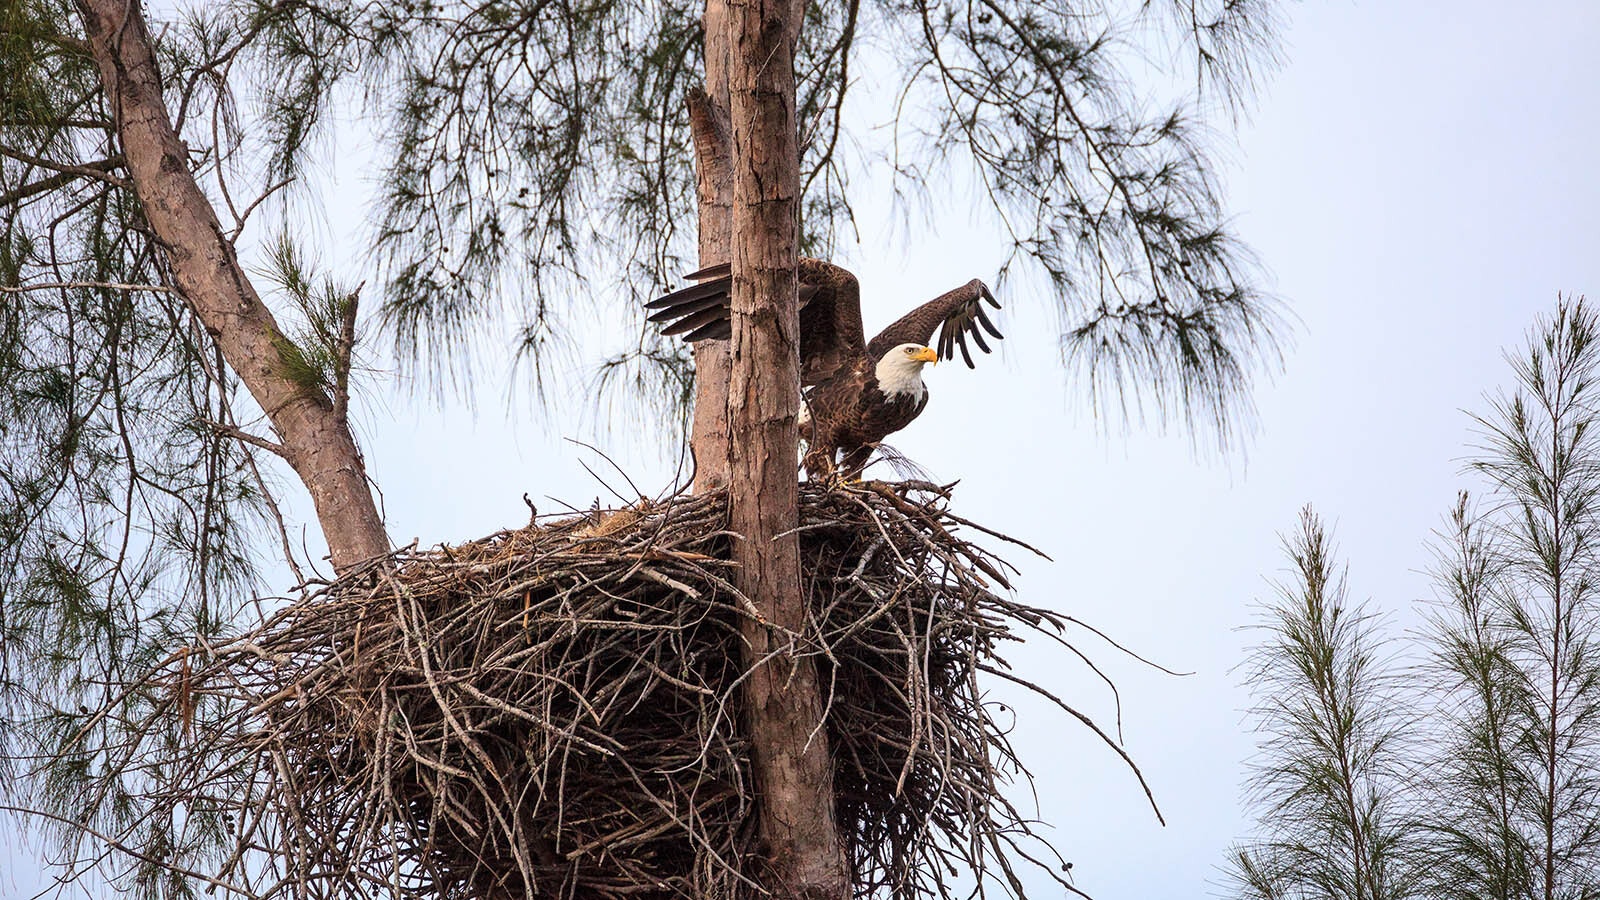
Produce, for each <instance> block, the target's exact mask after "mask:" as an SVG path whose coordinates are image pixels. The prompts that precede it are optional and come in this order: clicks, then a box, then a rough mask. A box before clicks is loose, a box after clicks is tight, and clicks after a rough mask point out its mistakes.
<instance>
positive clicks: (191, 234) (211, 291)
mask: <svg viewBox="0 0 1600 900" xmlns="http://www.w3.org/2000/svg"><path fill="white" fill-rule="evenodd" d="M78 9H79V11H80V13H81V14H82V16H83V24H84V30H85V32H86V33H87V34H88V37H89V44H90V46H91V48H92V50H93V52H94V57H95V62H96V64H97V65H98V67H99V69H100V79H101V83H102V85H103V86H104V88H105V94H106V99H107V103H108V104H109V105H110V106H111V109H112V111H113V114H114V115H115V117H116V129H117V135H118V137H119V138H120V139H121V141H122V150H123V153H124V154H125V155H126V156H127V160H128V172H129V174H130V175H131V176H132V179H133V186H134V191H135V193H137V194H138V197H139V202H140V203H141V204H142V205H143V206H144V213H145V218H146V219H147V220H148V221H149V223H150V228H151V230H152V231H154V232H155V236H156V238H157V239H158V240H159V241H160V243H161V244H162V246H163V247H164V248H165V249H166V257H167V261H168V263H169V264H170V265H171V266H172V272H173V276H174V278H175V280H176V283H177V287H178V289H179V290H180V291H181V292H182V294H183V297H184V299H185V300H187V301H188V302H189V305H190V307H191V308H193V310H194V312H195V315H196V316H198V317H199V319H200V321H201V323H202V324H203V325H204V326H205V329H206V331H207V332H209V333H210V334H211V337H212V339H213V340H215V341H216V342H217V346H218V347H220V348H221V350H222V355H223V358H224V359H226V360H227V362H228V365H229V366H230V367H232V368H233V370H234V371H235V372H236V373H238V375H239V378H240V380H241V381H243V382H244V385H245V387H246V388H247V389H248V390H249V391H250V394H251V395H252V396H253V397H255V400H256V402H257V403H259V404H260V405H261V409H262V410H263V411H265V412H266V414H267V418H268V419H269V420H270V421H271V422H272V427H273V428H274V429H275V430H276V431H277V434H278V440H279V442H280V444H281V446H282V451H281V455H282V456H283V457H284V459H285V460H286V461H287V462H288V463H289V465H290V466H291V467H293V468H294V470H295V473H296V474H297V475H299V476H300V480H301V481H302V482H303V483H304V484H305V486H306V489H307V490H309V491H310V492H311V500H312V502H313V503H314V504H315V506H316V511H317V519H318V521H319V522H320V524H321V526H322V533H323V537H324V538H325V539H326V540H327V542H328V550H329V552H330V553H331V554H332V557H333V567H334V570H335V571H345V570H348V569H349V568H350V567H352V566H354V565H355V564H357V563H360V562H362V561H364V560H367V559H370V558H372V557H374V556H378V555H381V554H384V553H387V552H389V538H388V535H387V534H385V533H384V529H383V520H382V518H381V517H380V516H379V515H378V507H377V504H376V503H375V502H374V501H373V496H372V491H371V489H370V488H369V487H368V485H367V474H366V466H365V465H364V463H363V462H362V460H361V454H360V451H358V450H357V449H356V442H355V439H354V437H353V436H352V435H351V434H350V428H349V424H348V423H347V422H346V421H345V419H344V417H343V416H342V415H340V414H339V413H338V412H337V411H336V410H335V408H334V404H333V403H332V401H331V400H330V399H329V398H328V397H326V396H325V395H324V394H323V392H321V391H318V390H308V389H307V388H306V387H305V386H304V385H302V384H299V383H297V382H296V381H295V380H294V379H293V378H291V377H290V376H289V374H288V366H287V365H286V364H285V361H284V359H283V356H282V354H281V353H280V351H279V347H280V346H281V342H282V340H283V337H282V332H281V331H279V329H278V323H277V322H276V321H274V319H273V317H272V313H271V311H270V310H268V309H267V307H266V306H265V305H264V304H263V303H262V302H261V298H260V297H259V296H258V295H257V294H256V291H255V288H254V287H252V286H251V284H250V279H249V278H247V277H246V276H245V273H244V270H243V269H242V268H241V267H240V265H239V259H238V256H237V255H236V254H235V252H234V248H233V244H232V243H231V242H230V241H229V240H228V238H227V236H226V235H225V234H224V233H223V230H222V224H221V222H220V221H219V220H218V219H217V214H216V210H215V209H213V208H212V206H211V202H210V201H209V200H208V199H207V198H206V196H205V194H204V193H203V192H202V191H201V190H200V186H199V185H198V184H196V183H195V179H194V175H193V173H192V172H191V170H190V169H189V155H188V150H187V148H186V147H185V146H184V144H183V142H182V141H181V140H179V139H178V135H177V132H176V131H174V130H173V127H172V119H171V118H170V117H169V116H168V115H167V108H166V104H165V103H164V102H163V100H162V96H161V76H160V72H159V71H158V69H157V66H156V60H155V52H154V48H153V46H152V43H151V40H150V32H149V29H148V28H147V27H146V25H145V21H144V11H143V9H142V7H141V5H140V3H139V2H138V0H78Z"/></svg>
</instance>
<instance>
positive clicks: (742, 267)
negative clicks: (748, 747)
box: [728, 0, 850, 900]
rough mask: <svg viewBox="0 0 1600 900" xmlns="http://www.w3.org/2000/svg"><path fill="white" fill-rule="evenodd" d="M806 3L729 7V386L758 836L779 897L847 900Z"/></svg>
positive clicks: (733, 3) (771, 0) (764, 0)
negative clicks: (803, 353)
mask: <svg viewBox="0 0 1600 900" xmlns="http://www.w3.org/2000/svg"><path fill="white" fill-rule="evenodd" d="M803 8H804V7H803V3H801V2H798V0H728V19H729V23H728V24H729V35H730V47H731V60H732V62H731V65H730V72H729V87H730V92H729V100H730V102H729V107H730V113H731V115H730V119H731V122H732V126H733V127H732V132H733V175H734V180H733V219H732V221H733V317H732V318H733V338H732V341H731V342H730V343H731V348H730V349H731V356H732V370H731V372H730V375H729V383H728V427H729V434H730V435H731V441H730V465H729V507H730V520H731V522H730V524H731V526H732V528H733V530H734V531H735V532H736V533H738V534H740V535H742V536H743V539H742V540H738V541H736V542H735V544H734V554H733V556H734V561H735V562H736V563H737V565H738V567H737V568H736V569H735V570H734V571H735V584H736V585H737V586H738V588H739V590H740V591H742V592H743V593H744V594H745V596H747V597H749V598H750V599H751V601H752V602H754V604H755V606H756V608H757V609H758V610H759V611H760V612H761V615H762V616H763V617H764V618H765V619H766V622H756V621H751V620H746V621H745V624H744V626H743V632H744V638H745V647H744V652H745V658H746V662H747V665H750V666H752V667H753V670H752V672H751V675H750V677H749V680H748V681H746V682H745V709H746V717H747V723H748V727H749V729H750V739H751V744H752V754H751V755H752V766H753V769H754V776H755V784H756V789H757V793H758V797H759V803H758V813H757V815H758V816H759V817H760V823H759V824H760V834H761V837H762V843H763V845H764V849H765V851H766V854H767V857H768V864H769V865H770V869H769V870H768V872H767V876H766V878H765V879H764V880H765V881H766V884H765V887H766V888H767V889H768V890H770V891H771V892H772V893H773V895H774V896H776V897H779V898H793V900H848V898H849V896H850V877H849V867H848V864H847V862H846V860H845V858H844V850H843V846H842V844H841V843H840V841H839V835H838V829H837V826H836V823H835V821H834V803H833V797H834V793H833V768H832V760H831V756H830V754H829V749H828V739H827V732H826V730H825V729H824V728H823V727H822V720H823V709H824V706H823V702H822V690H821V686H820V684H819V683H818V677H817V668H816V665H815V662H814V660H813V658H812V657H810V656H805V655H798V654H796V653H795V650H796V647H795V641H794V637H793V636H795V635H799V634H802V633H804V631H805V627H806V618H807V617H806V607H805V596H804V594H803V593H802V591H801V587H800V543H799V538H798V537H797V535H796V533H795V528H796V526H797V525H798V504H799V481H798V476H797V469H798V463H799V459H798V453H797V448H798V444H799V432H798V430H797V427H796V422H795V417H796V413H797V412H798V409H799V398H800V359H799V328H800V323H799V313H798V310H797V308H796V297H795V288H796V280H795V279H796V263H797V261H798V259H797V243H798V236H799V227H798V221H797V215H798V210H799V193H800V166H799V150H798V146H797V144H798V136H797V133H796V127H795V79H794V51H795V43H796V40H797V38H798V37H799V32H800V21H801V19H800V16H801V11H802V10H803Z"/></svg>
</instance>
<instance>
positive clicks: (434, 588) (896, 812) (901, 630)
mask: <svg viewBox="0 0 1600 900" xmlns="http://www.w3.org/2000/svg"><path fill="white" fill-rule="evenodd" d="M946 499H947V497H946V495H945V493H943V492H941V491H940V490H939V489H938V488H936V487H934V486H933V485H928V484H922V483H911V482H907V483H901V484H876V485H872V486H868V487H862V488H849V489H833V490H823V489H820V488H817V487H815V486H812V485H805V486H803V490H802V503H801V508H802V517H801V521H802V525H801V532H800V537H801V542H802V547H803V554H804V567H805V571H806V572H807V573H808V581H807V584H806V590H807V592H808V604H809V609H810V611H811V618H810V621H809V623H808V625H807V627H806V629H805V631H804V633H801V634H789V635H785V636H783V638H784V639H785V640H788V641H793V642H794V644H795V645H796V646H797V647H798V648H800V650H801V652H803V653H807V654H811V655H812V656H813V657H814V658H815V660H816V662H817V664H818V667H819V669H820V671H821V672H822V675H823V683H824V684H825V685H828V686H829V696H828V713H827V728H828V738H829V742H830V746H831V747H832V748H834V754H835V757H834V758H835V760H836V769H835V779H836V785H837V791H838V797H837V802H838V807H837V810H836V812H837V815H838V820H839V823H840V827H841V831H842V833H843V835H844V836H845V839H846V841H847V843H848V847H847V850H848V852H849V855H850V858H851V860H852V863H853V866H854V877H855V881H856V885H857V891H858V895H859V896H867V895H875V896H895V897H926V896H952V895H954V894H956V893H961V894H965V893H966V892H967V891H968V890H970V885H971V883H972V882H971V881H969V880H967V879H969V878H973V877H975V878H976V880H977V883H978V884H980V885H986V886H993V885H996V884H998V885H1001V886H1003V887H1004V888H1005V889H1007V890H1008V891H1009V892H1010V893H1020V892H1021V883H1020V881H1019V880H1018V876H1017V873H1016V872H1014V871H1013V868H1012V867H1013V863H1014V862H1015V861H1018V860H1024V859H1026V860H1030V861H1037V860H1039V859H1041V858H1053V856H1054V854H1053V851H1051V850H1050V848H1049V846H1048V845H1047V844H1045V843H1044V842H1042V841H1039V840H1037V838H1036V837H1035V836H1034V835H1033V834H1032V833H1031V830H1030V829H1031V823H1030V821H1029V820H1028V818H1027V817H1025V816H1023V815H1022V814H1020V813H1019V812H1018V811H1017V810H1016V809H1014V808H1013V807H1012V806H1011V805H1010V803H1009V802H1008V801H1007V800H1006V797H1005V788H1006V785H1007V783H1008V780H1009V778H1010V777H1011V776H1013V775H1017V774H1019V773H1023V769H1022V767H1021V765H1020V763H1019V762H1018V760H1017V759H1016V757H1015V755H1014V754H1013V752H1012V748H1011V746H1010V744H1009V742H1008V740H1007V738H1006V733H1005V729H1004V728H1002V727H1001V725H999V724H998V723H996V722H995V721H994V719H993V718H991V715H990V710H991V707H992V706H993V704H989V703H986V702H985V701H984V699H983V696H984V695H983V692H982V690H981V689H980V687H979V673H980V672H982V671H993V670H999V669H1002V668H1004V665H1005V664H1004V661H1003V660H1002V659H1001V658H1000V655H999V647H1000V645H1001V644H1002V643H1003V642H1005V641H1010V640H1017V639H1019V637H1020V634H1019V632H1025V631H1028V630H1030V629H1042V630H1044V631H1046V632H1047V633H1051V634H1055V635H1059V632H1060V629H1061V627H1062V626H1063V624H1064V623H1065V620H1064V619H1062V618H1060V617H1057V616H1055V615H1054V614H1052V613H1049V612H1047V611H1043V610H1039V609H1034V608H1029V607H1025V606H1021V605H1019V604H1016V603H1014V602H1012V601H1011V600H1009V599H1006V598H1005V597H1002V596H1000V595H999V594H997V593H995V591H994V590H992V589H991V588H992V586H993V585H995V584H996V582H997V581H999V580H1000V579H1001V577H1002V572H1003V570H1004V569H1006V568H1007V567H1006V564H1005V563H1004V562H1002V561H1001V560H999V559H997V558H994V557H992V556H990V555H989V554H988V553H987V552H985V551H984V550H982V549H980V548H978V547H977V546H975V545H973V544H970V543H968V542H966V541H965V540H963V539H962V538H960V537H958V536H957V535H958V534H959V533H960V532H961V531H962V530H963V529H964V528H970V527H975V526H971V523H967V522H965V521H964V520H962V519H960V518H959V517H956V516H954V515H952V514H951V513H949V512H948V510H947V509H946V506H945V502H946ZM726 521H727V509H726V499H725V496H724V495H723V494H721V493H711V494H702V495H698V496H693V497H683V498H675V499H672V500H670V501H667V502H662V503H641V504H639V505H637V506H634V507H630V508H627V509H621V510H612V511H605V512H594V513H590V514H587V515H582V516H577V517H572V518H567V519H564V520H562V521H558V522H554V523H549V524H534V525H530V526H529V527H527V528H524V529H521V530H517V531H507V532H502V533H500V534H497V535H494V536H493V537H490V538H487V539H484V540H482V541H477V542H473V543H470V544H466V545H462V546H458V547H441V548H439V549H437V550H432V551H425V552H416V551H402V552H400V553H398V554H396V555H394V556H393V557H392V559H391V561H389V562H387V563H384V562H381V561H380V562H379V563H374V564H372V565H370V566H368V567H366V568H364V569H362V570H360V571H357V572H353V573H350V574H349V575H347V576H346V577H344V578H342V579H341V580H340V581H338V582H336V583H334V584H332V585H329V586H326V587H325V588H323V589H321V590H320V591H318V592H316V593H315V594H314V595H312V596H310V597H309V598H307V599H306V600H304V601H303V602H300V603H297V604H294V605H292V606H290V607H288V608H286V609H284V610H283V611H281V612H280V613H278V614H277V615H276V616H274V617H273V618H272V619H271V620H270V621H268V622H267V623H266V624H265V625H263V626H262V627H261V628H260V629H258V630H256V631H255V632H253V633H250V634H248V635H245V636H242V637H241V638H239V639H238V640H236V641H234V642H232V643H231V644H228V645H226V646H222V647H218V648H215V651H214V654H213V655H212V657H211V661H210V662H209V664H208V665H206V666H205V667H203V668H202V669H199V670H197V671H195V672H194V673H193V674H192V675H191V676H190V681H189V684H192V685H195V686H196V687H194V688H192V689H193V690H198V691H200V692H202V694H203V695H204V696H203V699H204V705H203V706H202V712H201V714H200V715H199V716H198V717H197V719H196V729H197V733H196V738H195V739H196V740H197V741H200V742H201V743H202V744H204V745H205V752H206V753H207V754H208V755H209V756H210V758H212V759H214V760H216V761H217V762H218V764H219V768H215V769H213V770H212V771H211V773H210V774H207V775H206V776H204V780H203V781H202V782H201V783H200V784H199V785H198V786H197V790H195V791H192V792H191V796H193V798H194V802H197V803H202V804H206V805H210V806H211V807H220V808H223V809H225V810H227V811H228V812H229V814H230V816H231V820H232V822H233V823H234V826H233V827H234V835H233V837H234V839H235V840H236V841H237V845H238V847H239V848H240V849H241V850H245V849H250V850H255V851H264V852H265V862H263V859H262V856H261V854H260V853H259V852H257V853H236V854H234V855H233V856H232V858H231V859H230V860H228V861H227V863H226V864H225V865H224V866H223V869H222V871H221V872H220V873H219V877H221V878H223V879H225V880H227V881H230V882H234V883H248V884H251V885H253V886H254V887H252V891H253V892H255V893H258V894H259V895H262V896H293V897H321V896H331V895H336V894H337V895H341V896H345V895H349V896H376V895H382V896H389V895H396V896H413V895H416V896H428V897H439V898H456V897H460V898H475V900H477V898H502V897H504V898H514V897H527V898H566V897H597V898H622V897H652V898H654V897H660V898H666V897H693V898H707V897H717V898H722V897H742V896H756V895H758V894H759V891H758V890H757V889H756V887H755V884H754V882H755V877H754V876H755V873H757V872H758V871H759V870H758V869H757V868H756V867H757V865H758V864H759V862H760V861H759V860H757V859H755V858H753V856H754V852H755V835H754V834H753V831H752V829H751V827H750V823H751V821H752V817H751V810H752V808H753V804H754V803H755V802H756V798H755V797H754V796H753V795H752V792H751V782H750V776H749V770H748V752H747V751H748V748H747V745H746V739H745V735H744V734H743V731H742V726H741V717H740V715H739V714H738V708H737V703H738V698H739V697H740V692H739V690H738V688H739V685H740V682H741V681H742V679H743V678H744V677H746V674H747V673H746V672H745V671H744V670H743V668H742V666H741V665H740V663H739V659H740V653H739V651H738V646H737V644H736V643H735V642H736V641H737V640H738V635H739V624H740V620H741V617H745V616H749V615H751V614H752V613H751V607H750V605H749V603H748V602H747V601H745V599H744V598H742V597H741V596H739V595H738V594H737V593H736V592H735V591H734V589H733V587H732V585H731V584H730V579H729V577H728V575H729V567H730V564H729V563H728V562H727V561H726V560H727V557H728V542H729V533H728V532H727V531H726ZM775 643H776V642H775ZM1107 740H1108V741H1109V740H1110V739H1109V738H1107ZM1119 752H1120V749H1119ZM1059 863H1060V861H1059V859H1056V860H1055V862H1054V863H1053V864H1051V865H1048V866H1042V868H1043V869H1044V871H1045V872H1047V873H1049V874H1050V876H1051V877H1054V878H1056V879H1057V880H1058V881H1061V883H1062V885H1063V886H1065V887H1068V889H1069V890H1070V886H1069V885H1066V883H1065V881H1062V874H1061V872H1060V871H1058V867H1059ZM955 873H964V874H963V875H962V876H961V878H962V881H963V884H964V886H962V887H961V888H959V889H958V888H957V887H956V886H955V885H953V884H951V883H950V882H949V881H947V879H950V878H952V876H953V875H955Z"/></svg>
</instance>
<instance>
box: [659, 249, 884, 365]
mask: <svg viewBox="0 0 1600 900" xmlns="http://www.w3.org/2000/svg"><path fill="white" fill-rule="evenodd" d="M799 275H800V295H799V300H800V383H801V384H804V385H812V384H817V383H820V382H822V381H826V380H827V379H828V378H830V377H832V376H833V375H834V373H836V372H838V371H839V370H840V368H841V367H846V366H849V365H851V364H852V363H853V362H854V361H855V360H856V359H858V358H860V357H861V356H862V355H863V354H864V353H865V351H866V338H865V336H864V333H863V332H862V330H861V285H860V283H858V282H857V281H856V277H855V276H854V275H852V274H850V272H849V271H848V270H846V269H842V268H840V267H838V266H836V265H833V264H832V263H826V262H823V261H822V260H820V259H802V260H800V272H799ZM689 277H690V278H698V279H703V280H702V281H700V283H699V284H694V285H690V286H689V287H686V288H683V289H681V290H677V291H673V292H672V293H670V294H667V295H666V296H664V297H661V298H660V299H658V300H653V301H651V302H650V303H648V304H646V308H647V309H651V310H655V312H653V313H651V315H650V321H652V322H663V323H666V325H665V327H663V328H662V329H661V331H662V333H663V334H681V335H683V339H684V340H686V341H690V342H693V341H704V340H727V339H728V338H729V337H731V336H732V333H733V332H732V325H731V324H730V322H729V318H728V317H729V304H730V302H731V301H732V298H731V296H730V295H731V292H732V290H733V274H732V271H731V267H730V266H729V265H728V264H727V263H722V264H719V265H714V266H707V267H706V268H704V269H701V270H700V271H698V272H695V273H692V274H691V275H690V276H689Z"/></svg>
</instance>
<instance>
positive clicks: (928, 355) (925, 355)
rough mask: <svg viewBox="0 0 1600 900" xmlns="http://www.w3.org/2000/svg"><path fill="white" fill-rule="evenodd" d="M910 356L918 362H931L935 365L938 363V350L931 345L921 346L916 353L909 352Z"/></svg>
mask: <svg viewBox="0 0 1600 900" xmlns="http://www.w3.org/2000/svg"><path fill="white" fill-rule="evenodd" d="M911 358H912V359H914V360H916V361H918V362H925V363H933V364H934V365H936V366H937V365H938V364H939V351H937V350H935V349H933V348H932V347H923V348H922V349H921V350H918V351H917V352H916V353H913V354H911Z"/></svg>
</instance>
